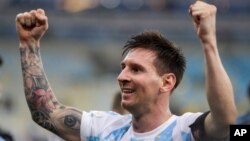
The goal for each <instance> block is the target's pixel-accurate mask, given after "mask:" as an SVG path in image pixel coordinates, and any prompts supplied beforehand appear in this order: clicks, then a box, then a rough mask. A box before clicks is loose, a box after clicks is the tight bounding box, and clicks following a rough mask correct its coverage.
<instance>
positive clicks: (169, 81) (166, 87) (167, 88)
mask: <svg viewBox="0 0 250 141" xmlns="http://www.w3.org/2000/svg"><path fill="white" fill-rule="evenodd" d="M161 81H162V85H161V87H160V92H161V93H166V92H170V93H171V91H172V90H173V88H174V86H175V83H176V77H175V75H174V74H173V73H166V74H164V75H163V76H162V80H161Z"/></svg>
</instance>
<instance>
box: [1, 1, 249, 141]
mask: <svg viewBox="0 0 250 141" xmlns="http://www.w3.org/2000/svg"><path fill="white" fill-rule="evenodd" d="M207 1H208V2H210V3H213V4H215V5H216V6H217V7H218V16H217V35H218V46H219V51H220V55H221V58H222V62H223V64H224V66H225V68H226V70H227V72H228V74H229V76H230V78H231V80H232V83H233V86H234V91H235V100H236V104H237V108H238V110H239V113H240V114H241V113H243V112H245V111H246V110H247V109H248V108H249V105H250V104H249V103H248V100H247V98H246V89H247V85H248V84H249V83H250V77H249V76H250V75H249V73H250V63H249V60H250V55H249V53H250V48H249V45H250V1H247V0H237V1H236V0H207ZM193 2H194V0H1V1H0V56H1V58H2V62H1V64H2V66H1V67H0V128H2V129H4V130H7V131H9V132H11V133H12V134H13V136H14V138H15V140H18V141H47V140H49V139H48V137H49V136H50V133H48V132H47V131H46V130H44V129H42V128H40V127H39V126H38V125H36V124H35V123H33V121H32V119H31V116H30V113H29V110H28V106H27V104H26V100H25V97H24V90H23V82H22V75H21V66H20V55H19V49H18V46H19V43H18V38H17V34H16V29H15V16H16V14H18V13H20V12H25V11H30V10H32V9H37V8H43V9H44V10H45V11H46V14H47V16H48V18H49V30H48V31H47V33H46V34H45V37H44V38H43V39H42V41H41V54H42V59H43V64H44V68H45V71H46V73H47V76H48V78H49V80H50V83H51V85H52V88H53V91H54V92H55V94H56V96H57V98H58V99H59V101H61V102H62V103H64V104H66V105H70V106H74V107H77V108H79V109H84V110H86V111H89V110H110V109H111V104H112V100H113V96H114V95H115V93H116V91H117V90H118V89H119V87H118V83H117V81H116V77H117V75H118V74H119V72H120V61H121V51H122V47H123V45H124V44H125V42H126V40H127V39H128V38H129V37H130V36H131V35H135V34H137V33H139V32H142V31H144V30H150V29H151V30H159V31H160V32H162V33H163V34H164V35H165V36H166V37H167V38H169V39H170V40H172V41H173V42H174V43H175V44H177V45H178V46H179V47H180V48H182V49H183V52H184V54H185V56H186V59H187V70H186V73H185V75H184V78H183V80H182V82H181V84H180V86H179V87H178V88H177V89H176V91H174V94H173V96H172V103H171V107H172V110H173V111H174V112H175V113H176V114H181V113H183V112H185V111H191V112H197V111H207V110H208V105H207V101H206V96H205V87H204V81H205V78H204V62H203V61H204V60H203V52H202V48H201V45H200V42H199V39H198V38H197V37H196V33H195V32H194V28H193V25H192V21H191V18H190V16H189V14H188V7H189V5H190V4H191V3H193Z"/></svg>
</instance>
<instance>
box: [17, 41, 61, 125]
mask: <svg viewBox="0 0 250 141" xmlns="http://www.w3.org/2000/svg"><path fill="white" fill-rule="evenodd" d="M37 45H38V42H22V43H20V55H21V66H22V74H23V83H24V91H25V97H26V101H27V103H28V106H29V108H30V111H31V114H32V117H33V119H34V120H35V122H38V124H42V123H39V121H38V120H37V115H41V114H42V115H49V114H50V113H51V112H53V110H55V109H56V108H58V107H59V103H58V102H57V100H56V98H55V96H54V95H53V93H52V90H51V87H50V85H49V82H48V80H47V78H46V75H45V73H44V69H43V66H42V62H41V57H40V48H39V47H38V46H37ZM41 126H43V125H41ZM52 128H53V127H52ZM51 130H52V129H51Z"/></svg>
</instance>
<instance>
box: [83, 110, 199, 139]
mask: <svg viewBox="0 0 250 141" xmlns="http://www.w3.org/2000/svg"><path fill="white" fill-rule="evenodd" d="M201 114H202V113H185V114H183V115H181V116H176V115H173V116H171V117H170V118H169V119H168V120H167V121H166V122H164V123H163V124H162V125H160V126H159V127H157V128H156V129H153V130H152V131H149V132H145V133H136V132H134V131H133V127H132V124H131V122H132V115H130V114H128V115H120V114H117V113H115V112H111V111H109V112H104V111H91V112H83V115H82V122H81V141H194V138H193V136H192V133H191V129H190V127H189V125H191V124H192V123H193V122H194V121H195V120H196V119H197V118H198V117H199V116H200V115H201ZM152 120H153V119H152Z"/></svg>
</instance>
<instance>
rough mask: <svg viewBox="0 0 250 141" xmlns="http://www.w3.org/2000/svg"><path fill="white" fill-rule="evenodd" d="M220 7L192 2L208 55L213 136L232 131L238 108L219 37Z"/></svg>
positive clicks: (209, 130)
mask: <svg viewBox="0 0 250 141" xmlns="http://www.w3.org/2000/svg"><path fill="white" fill-rule="evenodd" d="M216 11H217V9H216V7H215V6H214V5H210V4H207V3H205V2H202V1H196V2H195V3H194V4H193V5H191V6H190V9H189V12H190V14H191V16H192V18H193V22H194V25H195V29H196V32H197V35H198V36H199V38H200V40H201V44H202V46H203V50H204V57H205V74H206V92H207V99H208V104H209V107H210V113H209V114H208V116H207V117H206V119H205V132H206V135H208V136H210V137H217V138H222V137H225V136H227V135H228V134H229V125H230V124H233V123H234V122H235V119H236V116H237V110H236V106H235V102H234V95H233V88H232V84H231V81H230V79H229V77H228V75H227V73H226V71H225V69H224V67H223V64H222V62H221V59H220V56H219V52H218V48H217V40H216Z"/></svg>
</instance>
